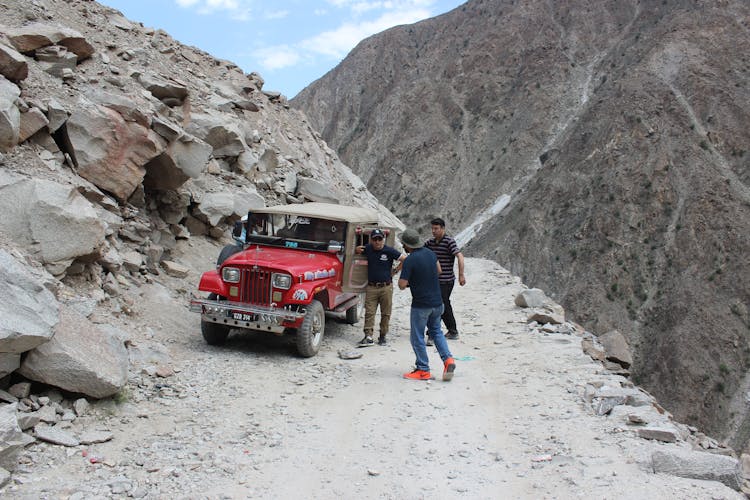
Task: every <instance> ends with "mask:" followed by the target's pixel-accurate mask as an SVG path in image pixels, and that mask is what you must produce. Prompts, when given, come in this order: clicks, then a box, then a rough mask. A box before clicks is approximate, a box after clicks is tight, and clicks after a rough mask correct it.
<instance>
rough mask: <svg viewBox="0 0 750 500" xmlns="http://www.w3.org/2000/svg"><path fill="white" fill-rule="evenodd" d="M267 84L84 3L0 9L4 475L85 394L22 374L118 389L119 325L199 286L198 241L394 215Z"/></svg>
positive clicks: (96, 393) (100, 392)
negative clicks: (274, 210) (309, 214)
mask: <svg viewBox="0 0 750 500" xmlns="http://www.w3.org/2000/svg"><path fill="white" fill-rule="evenodd" d="M262 87H263V80H262V78H261V77H260V76H259V75H257V74H255V73H253V74H245V73H244V72H243V71H242V70H240V69H239V68H238V67H237V66H236V65H234V64H233V63H231V62H228V61H222V60H218V59H216V58H214V57H212V56H211V55H209V54H207V53H205V52H203V51H201V50H199V49H197V48H194V47H187V46H184V45H182V44H180V43H179V42H177V41H176V40H174V39H172V38H171V37H170V36H169V35H168V34H167V33H165V32H163V31H160V30H155V29H152V28H147V27H144V26H142V25H139V24H135V23H132V22H130V21H128V20H127V19H125V18H124V17H123V16H122V15H121V13H119V12H117V11H115V10H113V9H110V8H106V7H104V6H102V5H99V4H98V3H96V2H93V1H84V0H80V1H78V0H74V1H63V0H38V1H33V2H25V1H11V2H3V3H2V4H0V214H2V217H0V389H2V390H0V402H1V403H0V409H2V415H0V434H1V435H2V437H1V438H0V484H4V483H5V482H7V479H8V478H7V471H5V470H4V469H8V470H12V469H13V467H15V465H17V463H16V458H17V456H18V453H19V451H20V450H22V449H23V448H24V447H25V446H27V445H29V444H30V442H34V440H35V438H34V437H30V434H24V433H21V432H20V431H21V430H29V429H33V432H34V436H35V437H36V439H39V440H42V441H44V440H48V441H52V442H59V440H60V439H61V438H60V436H59V432H58V431H59V428H58V427H56V425H57V424H59V423H61V422H68V423H69V422H70V421H71V420H73V419H75V418H76V415H77V414H78V415H80V414H82V413H83V412H85V406H86V401H85V399H82V398H79V399H77V400H76V405H73V404H69V405H67V406H65V405H63V404H61V402H60V398H58V397H55V398H53V399H52V400H51V399H50V398H49V397H48V396H44V397H41V398H40V397H37V395H36V394H33V393H32V392H31V386H32V383H35V384H36V383H39V384H42V386H43V385H49V386H53V387H56V388H58V389H60V390H62V391H66V393H67V394H73V395H79V396H80V395H84V396H86V397H90V398H94V399H98V398H107V397H110V396H114V395H117V394H120V393H122V391H123V390H125V387H126V386H127V384H128V381H129V374H131V372H130V369H131V367H130V364H131V363H132V362H133V356H134V349H129V348H128V346H127V345H126V344H128V338H129V333H128V329H127V328H125V329H121V328H117V327H116V326H114V323H115V322H116V318H129V317H131V316H135V315H137V310H138V308H139V306H138V303H139V301H140V300H142V299H141V297H140V296H139V294H138V290H139V287H140V286H141V285H144V284H146V283H153V281H154V280H156V279H163V278H165V277H167V276H170V277H180V278H186V277H187V276H188V275H191V278H190V280H191V282H193V283H197V279H198V277H197V276H195V275H192V273H191V270H190V268H189V267H187V266H185V264H183V263H180V260H181V259H185V258H186V257H185V254H186V253H187V254H189V247H190V245H191V244H192V243H191V242H192V241H194V240H201V241H203V240H205V239H208V240H212V241H220V240H224V239H226V236H227V234H228V231H227V229H228V228H229V227H231V226H232V224H233V223H234V221H236V220H238V219H239V218H240V217H242V216H243V215H246V214H247V212H248V210H250V209H252V208H253V207H259V206H265V205H277V204H284V203H298V202H301V201H305V200H311V201H326V202H340V203H345V204H354V205H358V206H369V207H373V208H377V209H378V211H379V213H381V214H382V215H381V217H382V222H383V223H386V224H388V225H397V226H398V225H399V224H400V222H399V221H398V220H397V219H396V218H395V217H394V216H393V215H392V214H391V213H390V212H389V211H388V210H387V209H385V208H383V207H382V206H379V204H378V202H377V200H376V199H375V197H374V196H373V195H372V194H371V193H369V192H368V191H367V189H366V187H365V186H364V184H363V183H362V181H361V180H360V179H359V178H358V177H357V176H355V175H353V174H352V172H351V170H350V169H349V168H348V167H346V166H345V165H344V164H342V163H341V161H340V160H339V158H338V156H337V155H336V153H335V152H334V151H332V150H331V149H330V148H328V146H326V144H325V143H324V142H323V141H322V139H321V138H320V136H319V135H318V134H317V133H316V132H315V131H314V130H313V129H312V128H311V127H310V126H309V125H308V124H307V122H306V119H305V117H304V116H303V115H302V114H301V113H300V112H298V111H295V110H292V109H289V106H288V105H287V103H286V100H285V98H284V97H283V96H281V95H280V94H279V93H278V92H273V91H264V90H263V88H262ZM179 245H187V246H188V251H187V252H185V251H183V252H180V253H178V252H176V250H175V249H176V248H177V247H178V246H179ZM203 257H205V256H203ZM213 259H215V256H213V257H212V258H210V259H208V260H206V259H205V258H204V259H203V261H202V262H203V265H204V266H206V267H205V269H207V268H208V267H210V266H211V265H212V262H214V260H213ZM184 291H185V290H184V289H183V290H182V292H184ZM177 300H180V301H181V303H183V306H184V301H185V300H186V297H185V296H180V297H179V298H178V299H177ZM125 323H127V319H125ZM130 347H132V345H131V346H130ZM135 351H137V349H135ZM9 387H12V388H13V390H12V392H10V393H9V392H6V391H5V390H4V389H8V388H9ZM17 414H18V419H19V422H18V423H16V415H17ZM47 424H50V425H47ZM19 426H20V428H19ZM63 441H65V442H68V444H69V440H66V439H63Z"/></svg>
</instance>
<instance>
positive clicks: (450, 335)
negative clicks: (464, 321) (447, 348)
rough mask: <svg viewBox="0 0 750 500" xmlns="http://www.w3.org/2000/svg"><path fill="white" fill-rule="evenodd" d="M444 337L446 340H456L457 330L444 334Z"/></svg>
mask: <svg viewBox="0 0 750 500" xmlns="http://www.w3.org/2000/svg"><path fill="white" fill-rule="evenodd" d="M445 338H446V339H448V340H456V339H457V338H458V332H448V333H446V334H445Z"/></svg>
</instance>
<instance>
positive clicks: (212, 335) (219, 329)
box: [201, 293, 230, 345]
mask: <svg viewBox="0 0 750 500" xmlns="http://www.w3.org/2000/svg"><path fill="white" fill-rule="evenodd" d="M217 298H218V295H216V294H215V293H209V294H208V299H209V300H216V299H217ZM229 330H230V328H229V327H228V326H226V325H220V324H218V323H211V322H210V321H201V333H202V334H203V339H204V340H205V341H206V343H207V344H208V345H222V344H223V343H224V342H226V341H227V337H228V336H229Z"/></svg>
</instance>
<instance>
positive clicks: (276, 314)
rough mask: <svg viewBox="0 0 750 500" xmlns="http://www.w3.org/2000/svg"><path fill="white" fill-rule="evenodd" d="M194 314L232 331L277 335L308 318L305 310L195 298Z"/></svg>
mask: <svg viewBox="0 0 750 500" xmlns="http://www.w3.org/2000/svg"><path fill="white" fill-rule="evenodd" d="M190 311H191V312H197V313H200V314H201V320H203V321H207V322H209V323H218V324H220V325H227V326H229V327H232V328H247V329H250V330H261V331H266V332H273V333H283V332H284V330H285V329H286V328H288V327H293V326H294V325H291V324H290V323H296V322H298V321H299V320H300V319H302V318H304V316H305V313H304V311H295V310H292V309H287V308H280V307H274V306H261V305H253V304H244V303H241V302H232V301H229V300H211V299H202V298H198V297H192V298H191V299H190Z"/></svg>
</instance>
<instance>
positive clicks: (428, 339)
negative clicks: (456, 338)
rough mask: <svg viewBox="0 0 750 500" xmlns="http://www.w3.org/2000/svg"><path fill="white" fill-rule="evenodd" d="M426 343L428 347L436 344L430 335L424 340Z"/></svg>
mask: <svg viewBox="0 0 750 500" xmlns="http://www.w3.org/2000/svg"><path fill="white" fill-rule="evenodd" d="M424 345H426V346H427V347H432V346H434V345H435V344H434V343H433V342H432V339H431V338H430V337H427V338H426V339H425V341H424Z"/></svg>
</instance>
